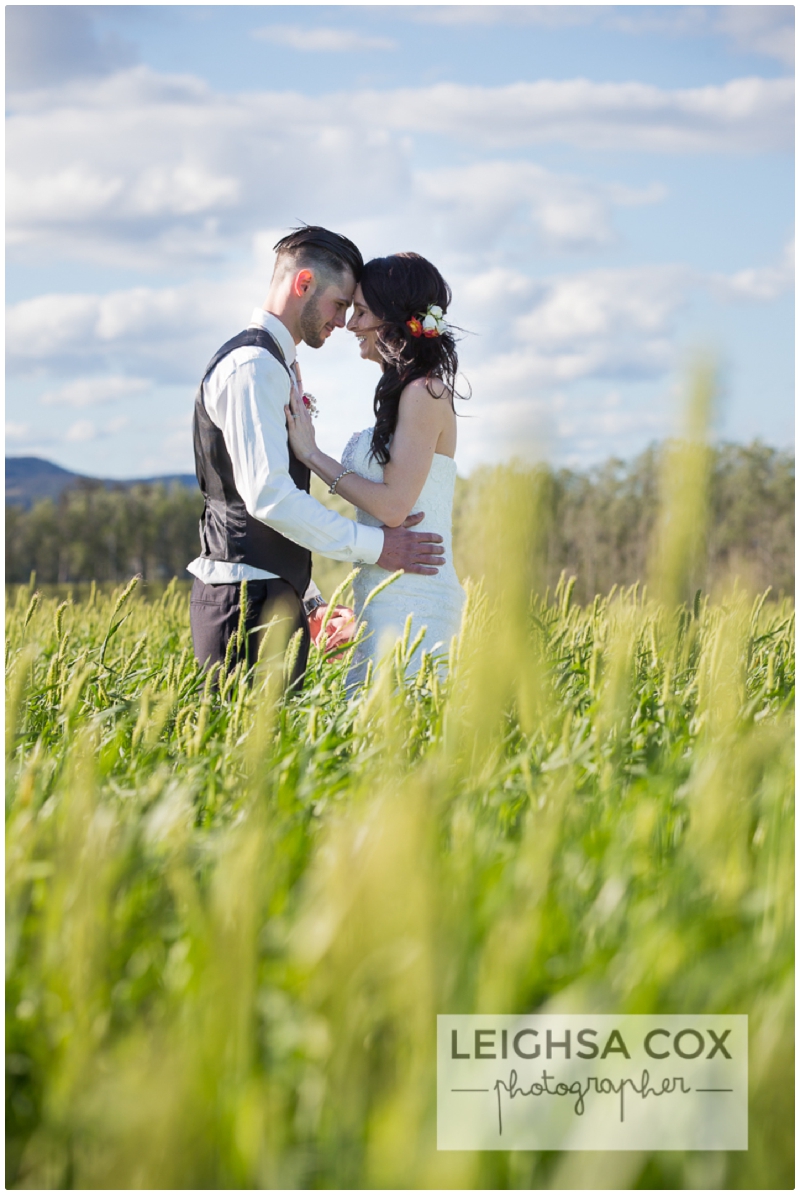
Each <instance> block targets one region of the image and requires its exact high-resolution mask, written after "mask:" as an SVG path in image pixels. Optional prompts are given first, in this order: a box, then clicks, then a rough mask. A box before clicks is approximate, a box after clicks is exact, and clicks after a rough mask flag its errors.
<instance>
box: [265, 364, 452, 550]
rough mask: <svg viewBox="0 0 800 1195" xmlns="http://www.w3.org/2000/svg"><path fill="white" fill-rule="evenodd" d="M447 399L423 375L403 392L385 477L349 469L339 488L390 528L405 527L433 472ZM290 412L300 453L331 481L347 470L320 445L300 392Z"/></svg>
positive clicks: (289, 420) (291, 429) (295, 445)
mask: <svg viewBox="0 0 800 1195" xmlns="http://www.w3.org/2000/svg"><path fill="white" fill-rule="evenodd" d="M445 403H446V400H442V399H435V398H433V397H432V396H431V395H430V394H429V393H428V390H427V388H426V386H425V383H424V381H422V380H421V379H420V380H419V381H416V382H412V383H411V385H410V386H406V388H405V390H404V391H403V393H402V394H401V395H400V404H399V408H398V415H397V428H396V429H395V433H394V436H393V438H392V448H391V454H392V459H391V460H390V461H389V463H388V464H387V466H386V468H385V469H384V471H383V481H368V480H367V479H366V478H365V477H359V476H358V475H357V474H355V473H348V475H347V476H346V477H343V478H342V480H341V481H340V482H339V484H338V486H337V487H336V493H337V494H341V496H342V497H343V498H345V499H346V500H347V501H348V502H352V503H353V505H354V506H358V507H360V509H361V510H365V511H366V512H367V513H368V514H371V515H372V516H373V517H374V518H376V519H380V520H381V522H382V523H385V524H386V526H387V527H400V526H402V524H403V522H404V521H405V520H406V518H408V515H409V514H410V513H411V510H412V508H413V506H414V503H415V502H416V500H417V498H419V496H420V493H421V492H422V487H423V486H424V484H425V479H426V478H427V476H428V473H429V472H430V468H431V464H432V462H433V455H434V453H435V451H436V444H437V442H438V439H439V434H440V432H441V430H442V417H443V414H444V412H443V410H442V407H443V405H444V404H445ZM286 414H287V424H288V427H289V443H290V444H291V446H292V449H293V451H294V453H295V456H297V457H298V458H299V459H300V460H301V461H302V462H303V463H304V464H306V465H308V467H309V468H310V469H311V470H312V471H313V472H314V473H316V474H317V476H318V477H320V478H321V479H322V480H323V481H324V482H327V484H328V485H330V484H331V482H333V481H334V480H335V479H336V478H337V477H338V476H339V474H340V473H341V472H342V465H341V463H340V462H339V461H337V460H334V458H333V457H331V456H327V455H326V454H325V453H324V452H322V451H321V450H320V449H319V448H318V447H317V444H316V439H315V436H314V425H313V424H312V422H311V417H310V415H309V413H308V411H307V410H306V409H305V407H304V406H303V404H302V403H301V402H300V401H299V400H298V399H297V398H295V397H294V396H293V397H292V399H291V405H290V407H287V408H286Z"/></svg>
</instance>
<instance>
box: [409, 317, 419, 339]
mask: <svg viewBox="0 0 800 1195" xmlns="http://www.w3.org/2000/svg"><path fill="white" fill-rule="evenodd" d="M406 327H407V328H409V329H410V330H411V335H412V336H421V335H422V323H421V321H420V320H418V319H407V320H406Z"/></svg>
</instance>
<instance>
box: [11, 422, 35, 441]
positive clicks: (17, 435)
mask: <svg viewBox="0 0 800 1195" xmlns="http://www.w3.org/2000/svg"><path fill="white" fill-rule="evenodd" d="M30 431H31V429H30V424H27V423H15V422H14V421H13V420H7V421H6V439H7V440H27V439H28V437H29V436H30Z"/></svg>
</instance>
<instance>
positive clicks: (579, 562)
mask: <svg viewBox="0 0 800 1195" xmlns="http://www.w3.org/2000/svg"><path fill="white" fill-rule="evenodd" d="M664 451H665V446H664V445H655V446H652V447H650V448H648V449H647V450H646V451H645V452H643V453H641V454H640V455H639V456H637V457H636V458H634V459H633V460H632V461H629V462H624V461H620V460H613V459H612V460H609V461H607V462H606V463H605V464H603V465H601V466H598V467H596V468H594V469H590V470H587V471H585V472H578V471H573V470H569V469H552V468H549V467H547V466H539V467H538V468H536V469H532V470H530V481H531V485H532V487H535V490H536V494H537V511H538V512H539V516H538V517H541V519H542V544H543V548H542V552H543V562H542V569H541V570H540V571H541V575H542V577H543V581H544V583H545V584H549V585H550V586H554V585H555V584H556V583H557V581H558V577H559V575H560V573H561V572H562V571H563V570H566V571H567V573H568V574H574V575H575V576H576V578H577V581H576V587H575V597H576V599H577V600H580V601H591V600H592V598H593V597H594V595H595V594H596V593H607V592H608V591H609V590H610V589H611V587H612V585H614V584H616V585H620V586H621V585H632V584H633V583H634V582H636V581H643V580H644V579H645V577H646V576H647V572H648V562H649V560H650V553H651V550H652V543H653V535H654V530H655V527H656V523H657V519H658V512H659V494H660V489H659V479H660V477H661V475H662V461H663V453H664ZM489 472H490V471H489V470H487V469H479V470H477V471H476V472H475V473H473V475H472V476H471V477H470V478H469V479H467V480H463V479H459V481H458V484H457V490H456V503H455V509H454V528H453V530H454V556H455V563H456V568H457V569H459V570H460V571H461V572H462V573H463V572H464V571H468V561H469V543H468V536H469V534H470V533H469V531H468V527H469V526H470V525H474V524H472V520H471V516H472V515H473V514H474V507H475V504H476V502H479V501H480V492H481V484H482V482H483V481H485V479H486V477H487V475H488V474H489ZM706 509H707V533H706V537H705V561H704V565H703V571H702V580H703V583H704V584H703V587H704V588H705V589H706V590H708V589H712V588H713V587H714V585H715V584H716V583H718V582H721V581H723V580H725V579H728V578H732V577H733V576H736V575H738V576H740V577H741V579H742V580H743V581H744V582H746V583H747V584H749V585H750V586H752V587H753V588H754V589H759V590H760V589H765V588H766V587H767V586H768V585H771V586H772V587H773V590H774V592H775V593H776V594H778V593H779V592H784V593H792V592H793V590H794V458H793V457H792V455H791V454H790V453H788V452H781V451H779V450H777V449H774V448H770V447H768V446H767V445H765V444H762V443H760V442H759V441H756V442H754V443H752V444H750V445H746V446H745V445H737V444H723V445H720V446H717V447H714V448H712V449H710V450H709V469H708V487H707V508H706ZM201 511H202V497H201V495H200V493H199V491H195V490H192V489H190V488H187V487H185V486H180V485H176V484H173V485H170V486H165V485H163V484H152V485H135V486H131V487H129V488H122V487H120V488H107V487H106V486H104V485H102V484H100V483H92V482H89V481H85V480H82V481H80V482H79V483H78V484H77V485H76V486H75V487H74V488H72V489H68V490H65V491H64V492H63V493H62V494H61V496H60V498H59V499H58V500H57V501H53V500H52V499H44V500H42V501H39V502H37V503H36V504H35V505H34V506H32V507H31V508H30V509H29V510H24V509H22V508H21V507H16V506H10V505H7V506H6V581H7V582H10V583H14V582H27V581H28V579H29V577H30V574H31V572H32V571H35V572H36V577H37V582H39V583H61V584H65V583H70V582H81V581H92V580H94V581H98V582H101V581H121V580H125V579H127V578H128V577H130V576H131V575H132V574H133V573H141V574H142V576H143V577H144V578H145V579H150V580H166V579H168V578H170V577H173V576H177V577H184V578H188V574H187V573H186V571H185V568H186V565H187V563H188V562H189V561H190V560H192V559H193V558H194V557H195V556H196V555H197V554H198V552H199V537H198V519H199V517H200V513H201ZM698 517H699V516H698ZM325 563H326V565H327V564H328V562H325ZM320 564H322V562H320ZM335 571H336V573H337V574H338V571H339V570H335ZM345 571H346V570H345ZM319 572H320V573H324V574H325V575H326V576H327V575H328V573H329V572H331V570H330V569H329V568H325V567H322V568H320V570H319ZM333 576H334V574H333V573H331V577H332V578H333ZM324 588H325V586H324V585H323V589H324Z"/></svg>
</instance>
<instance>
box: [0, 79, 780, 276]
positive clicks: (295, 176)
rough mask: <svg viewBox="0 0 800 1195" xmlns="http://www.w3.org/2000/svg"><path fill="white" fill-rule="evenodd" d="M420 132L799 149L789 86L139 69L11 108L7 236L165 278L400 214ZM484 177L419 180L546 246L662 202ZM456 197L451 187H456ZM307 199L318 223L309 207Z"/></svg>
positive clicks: (594, 236) (517, 177)
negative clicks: (238, 77)
mask: <svg viewBox="0 0 800 1195" xmlns="http://www.w3.org/2000/svg"><path fill="white" fill-rule="evenodd" d="M421 112H427V113H431V114H435V119H434V121H433V124H430V123H426V124H425V133H426V135H430V134H431V133H433V134H435V135H438V136H441V137H443V138H445V139H448V138H449V139H452V138H456V139H457V140H459V141H464V142H466V143H467V144H468V145H469V146H470V147H471V149H472V150H473V151H475V150H478V151H481V150H483V151H485V150H486V149H487V148H488V149H490V150H493V151H497V150H502V149H506V150H507V149H509V148H519V147H524V146H530V145H534V144H537V143H546V142H563V143H565V144H569V145H573V146H579V147H584V148H589V149H591V150H607V149H621V150H627V151H630V150H634V151H638V150H644V151H648V152H668V153H686V152H705V153H710V152H725V153H728V152H730V153H739V152H750V151H752V152H766V151H769V150H776V149H780V148H788V147H790V146H791V144H792V137H793V133H792V127H793V102H792V81H791V80H788V79H738V80H733V81H732V82H730V83H727V84H725V85H724V86H710V87H706V88H698V89H694V90H676V91H668V90H665V89H663V88H658V87H652V86H649V85H646V84H641V83H624V84H618V83H602V84H599V83H593V82H590V81H588V80H585V79H575V80H563V81H552V80H549V81H548V80H541V81H539V82H536V83H517V84H512V85H510V86H506V87H494V88H492V87H480V86H465V85H460V84H455V83H452V84H450V83H448V84H440V85H438V86H435V87H427V88H418V89H404V90H400V91H397V90H394V91H392V90H387V91H385V92H363V91H361V92H349V93H343V94H342V95H339V96H324V97H309V96H301V95H296V94H294V95H293V94H288V93H275V92H258V93H251V94H247V95H231V94H220V93H216V92H214V91H213V90H212V89H211V88H210V87H208V86H207V85H206V84H205V83H203V82H202V81H201V80H198V79H195V78H192V77H189V76H186V77H182V76H163V75H158V74H157V73H156V72H154V71H152V70H150V69H148V68H146V67H136V68H134V69H132V70H128V71H122V72H119V73H118V74H116V75H112V76H109V77H106V78H101V79H99V80H97V79H95V80H87V79H82V80H77V81H72V82H69V83H68V84H66V85H64V86H63V87H59V88H52V89H49V90H48V89H42V90H39V91H29V92H25V93H22V94H19V93H18V94H17V95H14V96H12V97H11V115H10V117H9V121H8V127H7V141H6V145H7V160H8V183H7V227H8V240H9V244H10V245H11V246H12V253H15V254H16V255H17V256H18V257H19V256H20V255H22V260H25V261H28V260H30V259H31V257H33V259H35V260H39V259H44V258H45V257H46V258H47V259H48V260H50V259H52V254H53V252H57V253H59V254H60V255H62V256H63V257H66V258H69V259H72V260H81V261H87V260H92V261H98V262H101V263H103V264H106V265H117V266H124V267H129V268H137V269H147V268H150V269H152V270H154V271H155V270H160V269H162V268H163V266H164V263H165V262H170V261H171V262H173V263H174V264H175V265H176V266H177V267H179V268H181V269H185V268H187V267H189V266H191V265H196V266H200V267H204V266H206V265H207V264H208V263H209V262H214V261H216V262H218V263H219V262H224V261H225V260H226V258H228V257H229V256H230V254H231V252H232V251H234V250H235V249H238V250H239V251H241V250H242V249H243V248H244V247H245V244H246V242H247V240H248V239H249V238H250V237H251V236H252V235H253V234H254V233H255V232H256V231H257V230H259V229H260V228H262V227H263V224H264V216H265V212H268V213H269V222H270V224H271V225H272V226H282V227H287V226H289V225H290V224H292V223H294V221H295V220H296V219H297V218H303V217H304V216H305V217H306V218H309V217H310V216H311V217H312V218H313V220H320V221H321V222H323V223H327V224H329V225H330V226H332V227H337V226H341V225H342V224H343V223H344V222H347V223H351V224H352V223H355V222H359V221H361V222H363V221H364V220H369V219H372V218H373V217H374V215H375V213H376V212H382V213H387V214H391V213H397V214H400V213H404V217H405V220H406V222H408V210H409V209H408V202H409V200H410V199H411V197H412V192H413V187H412V170H411V158H412V154H413V149H414V140H413V139H414V138H415V137H416V136H417V135H418V133H419V132H420V120H419V113H421ZM492 169H496V170H497V172H498V173H499V172H505V173H504V177H505V178H506V179H507V185H508V194H507V195H505V196H503V195H502V194H501V190H500V187H499V181H493V180H492V178H491V176H490V174H489V172H488V171H487V170H486V169H485V168H484V166H474V167H473V166H469V167H465V168H463V170H462V173H461V175H460V176H458V177H460V178H461V179H462V180H463V182H464V184H465V187H466V188H467V190H468V191H469V194H468V196H466V195H465V197H464V198H463V199H459V198H458V196H457V195H454V194H452V193H448V178H451V179H452V178H455V177H456V176H455V175H453V174H452V173H451V174H450V175H448V173H447V171H443V170H442V171H439V172H436V171H429V172H428V173H427V176H426V175H421V182H420V185H421V186H422V187H423V189H424V190H426V193H429V194H431V195H432V196H433V197H434V198H435V197H436V195H437V194H438V195H439V196H440V197H441V199H442V202H443V203H444V204H445V206H448V205H449V208H450V214H451V215H452V216H453V218H454V219H455V220H456V223H457V224H459V223H460V224H461V225H462V226H465V225H466V224H468V223H469V222H470V221H471V222H472V223H473V224H474V223H475V220H478V221H479V220H480V213H481V210H484V211H486V212H488V213H490V214H491V213H493V212H497V213H499V214H500V216H501V217H502V214H503V212H504V211H505V210H508V209H509V207H510V208H511V209H514V210H516V211H517V212H518V213H519V211H520V208H521V205H523V204H525V203H527V204H528V213H529V218H530V219H531V220H532V221H533V223H534V225H536V226H537V227H538V230H539V233H540V235H541V236H542V237H543V238H544V240H545V241H547V242H548V243H550V244H551V245H554V246H560V247H562V248H567V247H573V248H580V247H590V246H598V245H601V244H604V243H608V242H609V240H610V239H611V237H612V231H611V224H610V219H609V212H610V210H611V209H612V208H613V207H614V206H615V205H618V204H620V203H626V202H628V203H629V202H652V201H653V200H654V198H658V194H657V193H652V194H649V193H647V192H632V193H629V194H628V197H627V198H626V193H625V191H624V189H623V188H616V189H615V188H613V187H611V186H601V185H589V184H587V183H586V182H585V181H581V180H576V179H569V178H567V177H566V176H561V177H559V176H557V175H555V174H553V173H549V174H548V172H546V171H544V170H542V169H541V168H538V167H536V166H535V165H533V164H530V163H523V162H520V163H510V162H509V163H505V164H503V163H499V164H493V166H492ZM450 192H452V188H450ZM310 196H313V206H314V209H315V210H314V212H313V213H311V212H308V211H307V209H308V204H309V197H310Z"/></svg>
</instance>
